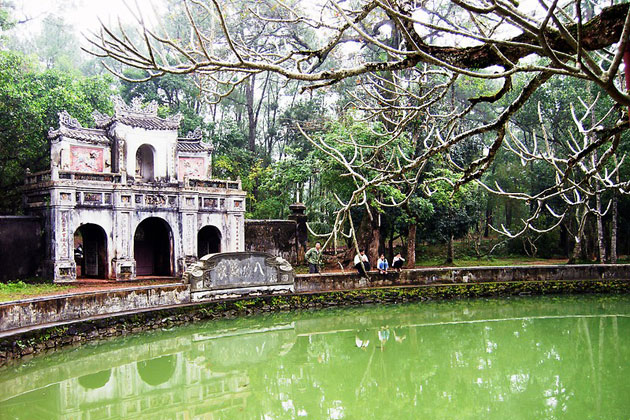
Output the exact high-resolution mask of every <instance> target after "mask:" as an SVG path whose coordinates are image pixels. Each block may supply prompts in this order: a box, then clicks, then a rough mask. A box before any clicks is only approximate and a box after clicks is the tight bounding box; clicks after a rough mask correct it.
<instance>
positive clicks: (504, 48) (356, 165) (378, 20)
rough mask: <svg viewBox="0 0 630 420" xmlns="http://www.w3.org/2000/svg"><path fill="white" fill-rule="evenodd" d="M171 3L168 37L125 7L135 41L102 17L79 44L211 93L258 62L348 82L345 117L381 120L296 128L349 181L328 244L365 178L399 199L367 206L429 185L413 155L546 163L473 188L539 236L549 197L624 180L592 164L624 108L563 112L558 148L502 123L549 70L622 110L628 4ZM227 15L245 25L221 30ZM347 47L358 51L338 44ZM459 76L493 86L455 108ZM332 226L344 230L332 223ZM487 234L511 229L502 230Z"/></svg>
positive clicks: (305, 80)
mask: <svg viewBox="0 0 630 420" xmlns="http://www.w3.org/2000/svg"><path fill="white" fill-rule="evenodd" d="M182 3H183V7H184V10H185V13H186V16H187V19H188V24H189V33H188V34H187V36H186V37H184V36H179V37H175V36H172V35H170V34H169V33H168V32H167V31H166V30H165V29H164V28H163V27H159V28H150V27H148V26H147V25H146V24H145V22H144V20H143V18H142V15H141V14H140V13H138V15H137V20H138V26H137V30H138V31H139V33H140V35H141V36H140V37H139V39H141V41H140V42H133V41H132V39H136V37H134V36H132V35H130V34H128V33H126V32H125V31H124V30H123V29H122V26H121V27H120V28H118V29H115V28H110V27H106V26H103V27H101V28H100V31H98V32H96V33H94V34H92V36H91V37H90V38H89V41H90V43H91V47H90V52H91V53H93V54H96V55H99V56H102V57H111V58H113V59H115V60H117V61H119V62H121V63H124V64H126V65H129V66H132V67H136V68H140V69H144V70H146V71H147V74H148V76H147V78H153V77H160V76H161V75H164V74H166V73H172V74H187V73H196V74H198V75H199V76H200V77H199V78H198V80H199V81H200V82H199V87H200V89H202V90H203V91H204V92H205V93H206V95H207V97H208V99H209V100H215V101H216V100H220V99H221V98H222V97H224V96H225V95H227V94H229V93H230V92H231V91H232V90H233V89H234V87H235V86H237V85H239V84H242V83H245V82H246V81H247V80H249V78H251V77H252V76H254V75H256V74H258V73H263V72H273V73H276V74H278V75H280V76H283V77H284V78H286V79H290V80H296V81H299V82H301V83H302V84H303V85H302V90H303V91H304V90H306V91H308V90H313V89H327V88H329V87H330V86H332V85H334V84H336V83H339V82H341V81H344V80H346V79H350V78H354V79H356V86H357V88H356V89H355V90H354V91H353V92H352V96H353V103H352V104H351V109H349V112H352V113H353V116H354V117H355V118H356V119H366V120H376V121H379V122H380V123H381V124H382V127H384V130H381V131H379V132H378V135H379V136H380V138H381V139H382V140H381V141H380V142H379V143H378V144H371V145H366V144H361V143H360V142H359V141H357V140H355V139H352V138H350V139H347V142H345V144H344V146H346V149H349V150H350V153H348V152H347V151H346V152H342V151H341V150H339V148H338V145H333V144H329V143H326V141H324V140H323V139H321V138H316V137H313V136H310V135H309V134H308V133H307V132H302V133H303V135H304V136H305V137H307V138H309V139H310V140H311V141H312V142H313V144H314V145H315V146H316V147H317V148H318V149H319V150H321V151H322V152H323V153H324V154H326V155H327V156H329V157H330V158H331V159H334V160H335V161H337V162H338V163H339V164H341V165H342V166H343V167H344V168H345V170H346V173H347V176H349V177H351V178H352V179H353V181H354V182H355V186H356V190H355V191H354V193H353V194H352V197H350V198H349V199H345V200H342V199H341V198H338V199H339V205H340V211H339V212H338V214H337V215H336V220H335V223H334V229H333V232H332V234H327V237H328V239H329V240H333V241H336V237H337V234H343V235H346V236H349V237H353V238H354V239H355V243H356V237H354V236H355V234H356V229H355V226H353V225H352V219H351V218H350V217H348V214H349V209H350V208H351V207H354V206H365V207H366V209H367V212H368V214H369V215H370V217H373V216H374V217H375V215H373V214H372V210H371V209H370V205H369V200H368V193H369V191H371V190H373V189H374V188H375V187H378V186H380V185H393V186H396V187H398V188H399V190H400V191H402V192H403V196H404V198H399V199H391V197H389V198H388V201H381V200H379V197H376V198H375V199H374V200H375V201H376V202H378V204H379V205H381V206H399V205H402V204H404V203H405V202H406V201H407V200H408V198H409V197H410V196H411V195H412V194H414V193H415V192H416V191H417V190H418V189H419V188H422V189H424V190H425V192H426V193H427V194H430V193H431V190H430V183H424V184H423V183H422V182H421V180H422V173H423V170H424V168H425V165H426V164H427V162H429V161H430V160H431V159H432V158H434V157H436V156H440V155H441V156H444V157H445V158H446V160H447V162H449V163H450V165H451V166H452V168H453V169H456V170H457V171H458V173H459V178H458V179H457V180H456V181H455V182H454V187H455V188H457V187H458V186H460V185H462V184H464V183H467V182H471V181H478V182H481V181H480V180H481V177H482V176H483V175H484V173H485V171H486V170H487V169H488V167H489V166H490V165H491V163H492V162H493V160H494V158H495V156H496V154H497V152H498V150H499V149H500V148H502V147H507V148H508V149H509V150H511V151H513V152H514V153H516V154H517V155H518V156H519V157H521V158H522V159H524V160H526V161H527V160H532V159H535V160H540V161H544V162H547V163H548V164H549V165H551V166H552V167H553V169H554V171H556V182H555V184H554V185H550V186H549V187H548V188H547V189H545V190H544V191H542V192H540V193H537V194H534V195H527V194H522V193H517V192H512V191H504V190H502V189H501V187H500V186H488V185H485V184H484V185H485V187H486V188H487V189H488V190H491V191H493V192H494V193H497V194H502V195H509V196H511V197H514V198H516V199H519V200H525V201H527V202H529V203H532V204H533V207H532V208H533V211H532V213H531V215H530V217H529V218H528V219H527V220H524V221H523V222H524V223H523V230H522V232H524V231H526V230H527V229H534V230H536V231H538V232H540V231H541V229H542V228H539V227H536V224H535V221H536V219H537V218H538V216H540V214H541V212H543V211H547V212H549V213H550V214H552V215H554V217H555V218H556V220H557V223H560V222H561V221H562V220H563V219H564V218H566V217H568V215H569V212H568V211H567V210H566V209H563V210H562V211H560V210H557V209H554V208H552V207H551V206H550V205H549V200H550V199H552V198H557V197H560V198H561V199H562V200H563V201H564V202H565V203H566V204H567V207H566V208H570V209H575V208H581V209H582V213H580V214H587V213H597V214H601V213H602V210H601V208H598V207H597V206H593V205H592V204H590V203H591V200H590V199H591V198H592V197H594V195H593V194H600V193H601V192H602V191H603V190H604V189H607V188H613V189H616V190H617V191H619V192H625V191H627V189H628V185H626V184H625V183H620V182H617V181H615V180H614V178H613V176H614V174H616V173H617V171H618V167H619V165H613V166H614V167H613V168H612V169H608V167H607V166H606V164H607V162H608V160H609V158H610V157H611V156H614V154H615V151H616V148H617V145H618V142H619V141H618V139H619V137H618V136H616V134H618V133H620V132H621V131H622V130H623V129H625V128H626V127H627V125H628V124H627V121H626V119H625V118H612V119H611V118H609V119H607V120H605V121H604V120H602V124H603V122H606V123H607V124H608V125H606V126H602V125H601V124H593V125H592V127H589V128H584V119H583V118H578V117H577V116H576V117H575V122H576V124H577V125H578V127H580V133H581V138H580V139H577V138H576V139H570V140H568V143H567V145H568V150H569V153H568V154H567V155H560V154H559V153H558V152H557V151H554V150H553V149H552V148H551V146H550V145H549V144H545V145H540V146H538V145H534V148H533V149H532V148H530V147H529V146H528V145H525V144H524V143H522V142H520V141H519V139H518V138H517V137H516V136H515V135H514V134H513V133H512V131H511V129H510V119H511V118H512V117H513V116H514V115H515V114H516V113H517V112H518V111H519V110H520V109H521V108H522V107H523V105H524V104H525V103H527V102H528V101H529V100H530V99H531V97H532V95H533V94H534V92H536V91H537V89H539V88H540V87H541V86H542V85H543V84H545V83H546V82H547V81H548V80H549V79H550V78H551V77H553V76H556V75H559V76H564V77H572V78H577V79H582V80H584V81H585V82H588V83H592V84H594V85H597V86H598V87H599V89H600V90H601V91H602V92H604V94H605V95H608V96H609V97H610V98H611V99H612V100H613V102H614V103H615V105H616V108H614V109H613V110H611V113H613V114H614V115H615V116H617V115H619V114H620V107H622V106H623V107H627V106H630V96H628V95H627V94H626V93H625V92H624V88H623V86H622V85H621V81H622V79H621V78H620V77H619V73H620V68H621V64H622V61H623V59H624V53H625V52H626V51H630V50H629V49H628V48H627V45H628V38H629V36H630V14H629V13H628V11H629V9H628V8H629V6H628V3H621V4H614V5H611V6H607V7H605V6H604V5H603V4H597V3H592V2H582V1H580V0H565V1H562V0H552V1H547V0H538V2H537V3H534V2H528V3H527V4H523V5H520V6H519V3H518V2H516V1H510V0H450V1H447V2H440V1H438V0H423V1H420V0H419V1H415V0H357V1H347V0H323V2H322V3H320V4H317V3H314V2H309V3H308V4H307V3H303V2H300V1H299V0H288V1H287V0H258V1H255V2H253V3H248V6H247V7H244V6H243V7H241V6H239V5H238V4H236V3H234V2H220V1H218V0H184V1H183V2H182ZM235 19H238V21H239V22H255V23H256V24H255V25H253V24H252V25H250V27H245V28H243V27H240V29H239V30H234V25H235ZM349 46H354V49H352V48H350V47H349ZM358 49H360V51H361V53H355V54H351V53H350V52H349V50H350V51H353V50H354V51H356V50H358ZM628 57H629V58H630V53H629V54H628ZM340 60H341V61H342V63H341V64H340ZM114 72H115V71H114ZM517 75H524V76H525V78H526V79H527V83H526V84H525V86H524V87H523V89H522V90H521V91H520V92H518V94H517V95H515V96H514V99H513V100H512V101H511V102H510V103H509V104H508V105H507V106H505V107H504V108H503V109H502V110H501V112H499V113H498V114H497V115H496V117H493V118H492V119H490V120H487V121H482V122H479V123H477V124H476V125H473V126H471V125H470V124H464V123H463V121H465V120H466V117H467V116H470V115H472V114H473V113H474V112H476V110H477V109H478V108H479V107H480V106H481V105H482V104H487V103H496V102H497V101H499V100H504V99H505V97H506V94H507V93H508V92H509V91H510V90H511V89H512V86H513V78H514V77H515V76H517ZM118 76H119V77H122V78H124V76H123V75H121V74H118ZM466 81H480V82H481V83H484V84H485V86H486V87H488V88H490V87H494V88H495V93H493V94H491V95H485V96H480V95H478V96H476V97H470V98H467V99H468V101H467V102H465V103H464V105H462V102H459V103H458V104H455V103H454V102H452V97H451V96H450V95H449V92H452V87H453V86H454V84H455V83H466ZM449 101H450V102H449ZM590 106H592V104H586V107H587V108H589V107H590ZM611 120H612V123H610V121H611ZM412 126H413V127H416V128H418V127H419V129H415V130H413V129H411V128H410V127H412ZM410 133H414V134H413V135H410ZM543 134H544V133H543ZM476 136H484V137H485V138H486V139H490V141H489V142H488V146H487V147H486V148H485V150H484V152H483V153H480V155H479V156H478V158H476V159H475V160H473V161H471V162H468V163H467V164H465V165H462V164H457V163H455V161H454V160H453V159H452V158H451V156H450V152H451V150H453V148H454V147H456V146H457V145H459V144H463V143H465V142H466V141H468V140H469V139H471V138H473V137H476ZM611 139H612V140H611ZM615 139H617V140H615ZM606 144H609V147H608V148H607V149H606V150H605V151H604V152H603V153H602V154H601V156H600V157H597V156H596V155H595V154H594V153H595V152H596V151H597V150H598V149H601V148H603V147H604V146H605V145H606ZM405 145H406V146H405ZM621 161H623V159H622V160H621ZM621 161H620V162H621ZM620 162H619V164H620ZM602 171H603V172H602ZM366 173H369V174H370V175H366ZM578 173H579V174H580V176H576V174H578ZM451 181H452V180H451ZM572 214H576V213H572ZM557 223H556V224H557ZM344 226H349V230H346V231H345V233H344ZM554 226H555V224H554ZM578 226H580V224H578ZM552 227H553V226H552ZM549 228H550V227H546V228H544V229H549ZM544 229H542V230H544ZM499 230H500V231H501V232H502V233H504V234H507V235H509V236H514V235H516V234H517V233H515V232H509V231H508V229H507V228H506V227H502V228H500V229H499ZM577 234H579V232H578V233H577ZM578 236H579V235H578Z"/></svg>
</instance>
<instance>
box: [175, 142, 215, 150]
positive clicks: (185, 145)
mask: <svg viewBox="0 0 630 420" xmlns="http://www.w3.org/2000/svg"><path fill="white" fill-rule="evenodd" d="M210 150H212V146H210V145H209V144H204V143H203V142H201V141H200V140H197V141H195V140H192V141H191V140H184V139H177V151H178V152H188V153H197V152H208V151H210Z"/></svg>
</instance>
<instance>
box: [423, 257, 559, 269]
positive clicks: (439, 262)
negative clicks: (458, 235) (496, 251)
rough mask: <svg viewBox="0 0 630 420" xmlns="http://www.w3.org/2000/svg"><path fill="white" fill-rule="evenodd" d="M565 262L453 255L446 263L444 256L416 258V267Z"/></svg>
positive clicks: (543, 259) (491, 265)
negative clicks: (451, 259)
mask: <svg viewBox="0 0 630 420" xmlns="http://www.w3.org/2000/svg"><path fill="white" fill-rule="evenodd" d="M550 264H566V260H565V259H545V258H531V257H524V256H520V255H519V256H513V257H510V256H506V257H491V258H476V257H459V258H457V257H455V260H454V261H453V262H452V263H450V264H447V263H446V262H445V258H444V257H441V256H440V257H430V258H426V259H421V260H416V267H479V266H481V267H493V266H503V265H550Z"/></svg>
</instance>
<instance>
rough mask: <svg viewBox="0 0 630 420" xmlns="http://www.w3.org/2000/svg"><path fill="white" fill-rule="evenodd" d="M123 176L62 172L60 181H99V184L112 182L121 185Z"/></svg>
mask: <svg viewBox="0 0 630 420" xmlns="http://www.w3.org/2000/svg"><path fill="white" fill-rule="evenodd" d="M120 179H121V176H120V175H119V174H114V173H109V172H104V173H100V172H74V171H60V172H59V180H68V181H98V182H112V183H119V182H120Z"/></svg>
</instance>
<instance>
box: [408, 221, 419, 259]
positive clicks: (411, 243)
mask: <svg viewBox="0 0 630 420" xmlns="http://www.w3.org/2000/svg"><path fill="white" fill-rule="evenodd" d="M416 228H417V225H416V224H415V223H412V224H410V225H409V233H408V234H407V268H415V267H416Z"/></svg>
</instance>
